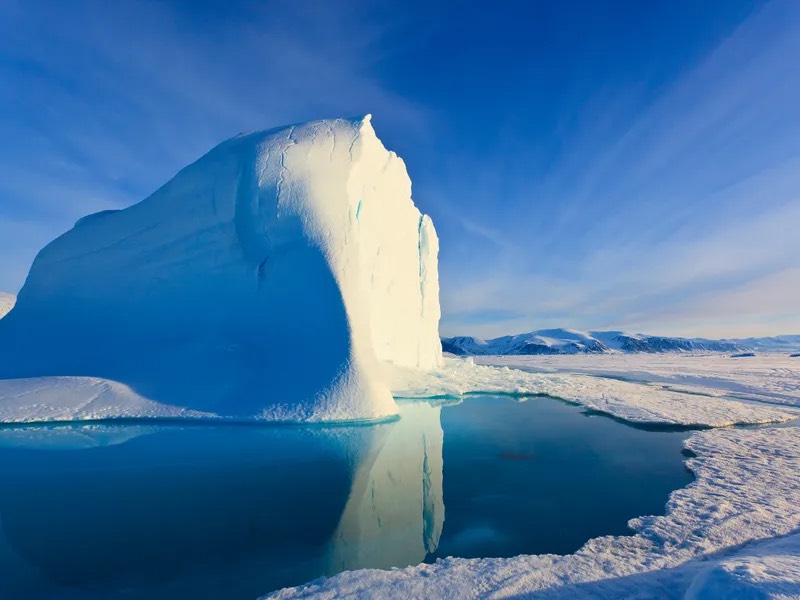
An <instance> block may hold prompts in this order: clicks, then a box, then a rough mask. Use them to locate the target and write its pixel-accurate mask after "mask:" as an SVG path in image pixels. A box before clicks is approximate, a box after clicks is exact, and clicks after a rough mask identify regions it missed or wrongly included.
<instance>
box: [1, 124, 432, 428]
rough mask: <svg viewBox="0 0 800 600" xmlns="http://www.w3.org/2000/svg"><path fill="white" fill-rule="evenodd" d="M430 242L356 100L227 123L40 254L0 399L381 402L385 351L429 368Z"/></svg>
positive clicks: (256, 408) (251, 413)
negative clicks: (277, 119)
mask: <svg viewBox="0 0 800 600" xmlns="http://www.w3.org/2000/svg"><path fill="white" fill-rule="evenodd" d="M437 254H438V239H437V236H436V231H435V229H434V227H433V223H432V222H431V219H430V218H429V217H428V216H426V215H423V214H421V213H420V211H419V210H417V208H416V207H415V205H414V203H413V201H412V199H411V181H410V179H409V177H408V174H407V172H406V167H405V164H404V162H403V161H402V159H400V158H399V157H398V156H397V155H396V154H395V153H393V152H390V151H388V150H386V148H385V147H384V146H383V144H382V143H381V141H380V140H379V139H378V137H377V136H376V135H375V131H374V130H373V128H372V125H371V122H370V116H369V115H367V116H366V117H364V118H358V119H352V120H345V119H336V120H323V121H314V122H310V123H306V124H302V125H295V126H290V127H285V128H279V129H273V130H270V131H263V132H258V133H251V134H245V135H239V136H237V137H235V138H233V139H231V140H228V141H226V142H224V143H222V144H220V145H219V146H217V147H216V148H214V149H213V150H211V151H210V152H209V153H208V154H206V155H205V156H203V157H202V158H200V159H199V160H198V161H197V162H195V163H193V164H191V165H189V166H188V167H186V168H184V169H183V170H182V171H180V172H179V173H178V174H177V175H176V176H175V177H174V178H173V179H172V180H171V181H169V182H168V183H166V184H165V185H164V186H163V187H161V188H160V189H159V190H157V191H156V192H155V193H154V194H152V195H151V196H150V197H148V198H146V199H145V200H143V201H141V202H139V203H138V204H135V205H133V206H131V207H128V208H126V209H124V210H117V211H104V212H100V213H96V214H93V215H89V216H87V217H84V218H82V219H80V220H79V221H78V222H77V223H76V224H75V226H74V228H73V229H72V230H70V231H68V232H67V233H65V234H64V235H62V236H61V237H59V238H57V239H56V240H55V241H53V242H51V243H50V244H49V245H48V246H46V247H45V248H44V249H43V250H42V251H41V252H40V253H39V255H38V256H37V257H36V260H35V261H34V263H33V266H32V268H31V271H30V273H29V275H28V278H27V280H26V282H25V285H24V286H23V288H22V290H21V291H20V293H19V296H18V298H17V303H16V306H15V308H14V310H13V311H11V312H10V313H9V314H8V315H7V316H6V317H5V318H3V319H2V321H0V379H14V380H16V381H15V382H14V383H13V385H12V386H11V389H13V392H10V393H4V392H3V389H4V388H3V385H2V384H8V383H9V382H2V381H0V388H3V389H0V398H2V401H0V413H1V414H2V418H3V420H6V421H8V420H12V421H31V420H70V419H75V418H80V419H92V418H114V417H142V416H147V417H181V418H227V419H264V420H273V421H274V420H288V421H346V420H362V419H380V418H385V417H388V416H391V415H394V414H396V413H397V407H396V405H395V402H394V400H393V398H392V394H391V392H390V388H389V384H388V382H387V381H386V377H385V375H384V373H385V369H383V368H381V365H382V364H388V363H391V364H394V365H398V366H401V367H411V368H420V369H434V368H437V367H439V366H441V364H442V353H441V345H440V342H439V336H438V322H439V317H440V309H439V283H438V266H437ZM45 377H46V378H47V379H46V380H45V381H47V382H48V383H47V384H42V383H41V382H42V381H43V380H42V379H41V378H45ZM63 378H67V379H66V383H67V384H68V385H65V386H62V385H61V383H63V381H62V379H63ZM6 387H7V386H6ZM41 389H47V390H50V391H49V392H48V401H47V403H46V406H44V408H43V404H42V403H38V402H37V401H36V399H35V398H36V394H37V393H38V391H40V390H41ZM87 390H97V391H95V392H92V393H87V392H86V391H87ZM6 391H7V390H6ZM72 392H74V393H72ZM73 396H74V397H73ZM3 405H4V406H3Z"/></svg>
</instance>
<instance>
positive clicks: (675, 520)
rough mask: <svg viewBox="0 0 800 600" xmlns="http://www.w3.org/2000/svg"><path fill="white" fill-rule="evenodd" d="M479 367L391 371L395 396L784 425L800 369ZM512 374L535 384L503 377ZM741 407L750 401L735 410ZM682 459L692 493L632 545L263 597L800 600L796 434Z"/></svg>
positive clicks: (756, 436) (617, 543) (532, 362)
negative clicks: (543, 397) (474, 395)
mask: <svg viewBox="0 0 800 600" xmlns="http://www.w3.org/2000/svg"><path fill="white" fill-rule="evenodd" d="M481 360H483V361H487V362H493V363H503V364H504V365H506V367H505V368H499V369H497V368H489V367H485V366H476V365H473V364H471V363H472V361H471V360H466V361H464V360H461V359H447V360H446V364H445V368H444V370H443V371H442V372H440V373H438V374H428V375H425V376H423V375H418V376H416V378H415V376H414V374H413V373H410V372H403V373H401V372H398V373H397V374H396V385H405V389H404V390H403V393H405V394H408V395H410V396H418V395H430V394H439V395H443V396H453V397H457V396H458V394H462V393H468V392H469V391H473V390H477V389H481V390H486V391H502V390H503V389H505V391H507V392H516V393H521V394H522V393H546V394H550V395H556V396H559V397H561V398H564V399H566V400H569V401H573V402H577V403H579V404H582V405H584V406H587V407H589V408H598V409H600V410H604V411H605V412H608V413H610V414H612V415H615V416H617V417H619V418H623V419H626V420H629V421H634V422H645V421H649V422H654V423H655V422H659V423H690V422H693V423H696V424H706V425H715V424H716V425H719V424H723V423H724V422H726V421H727V422H734V421H735V422H740V423H744V422H748V420H750V421H752V422H755V421H758V420H767V419H768V418H778V417H779V416H781V415H783V417H789V416H790V415H791V414H795V413H794V411H795V409H794V408H792V406H791V405H794V406H798V405H800V395H798V387H797V383H798V380H800V364H797V363H796V362H790V361H791V360H792V359H788V358H785V359H784V358H779V357H765V358H762V357H757V358H755V359H753V358H748V359H731V358H728V357H724V356H696V355H694V356H685V355H683V356H675V355H655V356H653V355H611V356H558V357H547V358H544V357H517V356H515V357H502V358H498V357H484V358H482V359H481ZM509 364H513V365H515V366H522V367H523V368H526V369H529V370H536V371H540V372H536V373H531V372H527V373H524V372H521V371H518V370H516V369H508V365H509ZM665 385H666V386H668V387H667V388H666V389H665V387H664V386H665ZM398 389H399V388H398ZM677 390H685V391H684V392H682V391H677ZM733 397H736V398H738V399H733ZM746 397H755V398H758V400H759V401H758V402H746V401H742V400H741V399H743V398H746ZM768 403H774V404H768ZM751 411H752V412H751ZM686 448H687V450H688V451H690V452H691V453H692V456H693V457H692V458H689V459H688V460H687V463H686V464H687V466H688V468H690V469H691V470H692V472H693V473H694V474H695V476H696V480H695V482H693V483H692V484H690V485H689V486H687V487H686V488H683V489H680V490H676V491H675V492H673V493H672V494H671V496H670V499H669V502H668V504H667V512H666V515H664V516H643V517H640V518H637V519H633V520H632V521H631V522H630V526H631V528H632V529H633V531H634V532H635V533H634V535H631V536H619V537H603V538H597V539H593V540H590V541H589V542H587V544H586V545H585V546H584V547H583V548H581V549H580V550H579V551H578V552H576V553H575V554H571V555H566V556H555V555H540V556H518V557H515V558H504V559H498V558H483V559H461V558H448V559H445V560H440V561H438V562H437V563H435V564H432V565H426V564H423V565H419V566H416V567H408V568H405V569H393V570H390V571H378V570H364V571H353V572H345V573H341V574H339V575H337V576H335V577H332V578H329V579H320V580H317V581H314V582H311V583H309V584H306V585H305V586H299V587H297V588H292V589H286V590H281V591H278V592H275V593H274V594H272V595H271V596H269V597H270V598H275V599H281V600H286V599H290V598H341V597H347V598H403V597H406V598H537V599H545V598H550V599H556V598H570V599H574V598H687V599H689V598H693V599H705V598H800V427H798V426H796V425H793V424H789V425H786V426H764V427H755V428H754V427H747V428H726V429H713V430H710V431H702V432H698V433H696V434H694V435H693V436H692V437H691V438H689V440H688V441H687V442H686Z"/></svg>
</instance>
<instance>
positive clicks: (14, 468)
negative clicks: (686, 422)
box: [0, 396, 691, 599]
mask: <svg viewBox="0 0 800 600" xmlns="http://www.w3.org/2000/svg"><path fill="white" fill-rule="evenodd" d="M687 435H688V433H686V432H679V431H645V430H642V429H637V428H634V427H630V426H628V425H624V424H622V423H619V422H616V421H614V420H612V419H609V418H605V417H600V416H592V417H589V416H586V415H585V414H584V413H583V412H582V411H581V410H580V409H579V408H577V407H574V406H570V405H567V404H564V403H561V402H559V401H556V400H551V399H548V398H534V399H530V400H528V401H527V402H517V401H515V400H514V399H512V398H508V397H492V396H476V397H470V398H469V399H468V400H466V401H465V402H464V403H463V404H459V405H454V406H445V407H439V406H432V405H429V404H428V403H425V402H414V403H404V404H402V418H401V419H400V420H398V421H395V422H391V423H384V424H380V425H373V426H361V427H355V426H354V427H285V426H284V427H262V426H252V427H250V426H230V425H228V426H198V425H193V426H181V427H178V426H152V425H147V426H144V425H138V426H135V425H125V426H123V425H116V426H108V425H91V426H88V425H87V426H66V427H27V428H11V429H0V526H1V530H0V598H15V599H16V598H20V599H27V598H48V599H49V598H92V599H95V598H131V599H140V598H148V599H150V598H181V597H187V598H188V597H191V598H226V599H237V598H248V599H252V598H256V597H257V596H259V595H263V594H265V593H267V592H269V591H271V590H274V589H276V588H279V587H283V586H286V585H293V584H299V583H302V582H304V581H307V580H309V579H313V578H315V577H318V576H320V575H326V574H333V573H336V572H339V571H341V570H344V569H355V568H364V567H378V568H387V567H391V566H405V565H408V564H416V563H419V562H421V561H424V560H428V561H431V560H435V558H437V557H441V556H450V555H453V556H464V557H474V556H513V555H516V554H519V553H544V552H553V553H566V552H571V551H574V550H576V549H578V548H579V547H580V546H581V545H582V544H583V543H584V542H585V541H586V540H587V539H589V538H591V537H595V536H598V535H607V534H625V533H629V531H628V529H627V525H626V523H627V521H628V519H630V518H632V517H634V516H637V515H643V514H654V513H655V514H658V513H663V511H664V504H665V502H666V500H667V497H668V495H669V492H670V491H672V490H674V489H676V488H678V487H681V486H684V485H686V484H687V483H688V482H689V481H690V480H691V476H690V474H689V473H688V472H687V471H686V470H685V468H684V467H683V464H682V456H681V445H682V442H683V440H684V439H685V438H686V437H687Z"/></svg>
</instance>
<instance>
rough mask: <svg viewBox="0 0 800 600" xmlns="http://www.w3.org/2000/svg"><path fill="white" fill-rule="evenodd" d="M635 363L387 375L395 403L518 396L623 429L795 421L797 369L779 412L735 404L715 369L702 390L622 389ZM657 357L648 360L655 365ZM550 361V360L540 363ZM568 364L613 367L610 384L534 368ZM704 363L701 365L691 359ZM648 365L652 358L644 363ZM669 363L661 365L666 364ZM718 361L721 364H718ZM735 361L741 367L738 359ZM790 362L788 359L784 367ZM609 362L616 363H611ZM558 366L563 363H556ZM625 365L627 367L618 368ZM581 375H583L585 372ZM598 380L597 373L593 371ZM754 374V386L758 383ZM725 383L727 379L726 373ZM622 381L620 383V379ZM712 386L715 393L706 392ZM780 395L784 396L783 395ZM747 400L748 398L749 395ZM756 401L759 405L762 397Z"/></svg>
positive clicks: (470, 365) (449, 363) (468, 366)
mask: <svg viewBox="0 0 800 600" xmlns="http://www.w3.org/2000/svg"><path fill="white" fill-rule="evenodd" d="M639 356H640V355H635V356H628V355H622V354H616V355H608V356H585V355H584V356H580V355H578V356H574V357H569V356H559V357H552V359H551V360H549V361H546V360H545V359H544V357H541V356H539V357H522V356H513V357H480V360H482V361H484V362H492V363H495V364H503V365H504V366H502V367H492V366H484V365H477V364H475V362H477V360H478V358H477V357H476V358H475V359H472V358H467V359H460V358H446V359H445V365H444V368H443V369H441V370H439V371H427V372H421V371H417V370H411V369H399V368H396V369H395V370H394V373H393V375H392V378H393V383H392V390H393V393H394V394H395V396H401V397H406V398H424V397H446V398H458V397H459V396H460V395H462V394H468V393H476V392H490V393H498V392H499V393H510V394H517V395H520V396H525V395H537V394H541V395H547V396H554V397H556V398H561V399H563V400H566V401H568V402H574V403H576V404H580V405H582V406H585V407H586V408H588V409H591V410H596V411H599V412H602V413H605V414H609V415H611V416H614V417H617V418H619V419H623V420H625V421H629V422H631V423H639V424H650V425H683V426H694V427H725V426H729V425H736V424H738V425H743V424H758V423H770V422H780V421H788V420H790V419H793V418H797V417H798V416H800V411H799V409H800V389H794V392H795V396H794V398H795V400H796V402H794V403H793V404H795V406H796V407H792V406H784V404H792V402H790V400H791V398H792V396H791V395H790V394H791V390H792V389H793V388H792V387H791V385H792V382H794V384H797V383H798V382H800V363H796V364H797V368H795V369H794V370H793V371H792V370H791V369H789V371H791V372H790V373H789V374H786V375H785V376H784V377H785V379H786V380H787V382H788V383H786V385H784V386H783V387H781V388H780V390H782V391H783V392H785V393H784V394H783V395H781V394H779V393H776V395H775V400H774V401H775V402H779V403H781V405H780V406H779V405H774V406H773V405H770V404H767V403H765V402H748V401H746V400H745V399H742V398H736V399H734V398H733V397H732V396H733V394H731V393H730V391H729V389H728V388H727V387H726V386H725V384H727V383H728V381H729V380H728V379H725V378H724V377H723V374H724V372H723V371H722V368H723V367H722V366H720V367H718V371H717V373H716V374H717V376H716V377H715V378H713V379H712V378H708V379H707V380H706V384H705V385H704V386H698V385H691V386H689V385H683V384H681V385H675V386H674V387H673V386H670V385H662V384H651V383H650V382H649V380H648V379H647V373H639V374H638V375H636V376H637V377H639V379H638V380H636V379H635V377H633V376H631V377H630V378H629V379H632V380H630V381H628V380H623V379H622V378H621V377H622V374H623V373H626V372H625V369H626V368H630V365H629V363H623V364H620V362H621V361H624V360H627V359H628V358H638V357H639ZM660 356H664V355H656V357H660ZM548 358H550V357H548ZM567 358H574V359H576V362H577V359H582V360H584V361H585V364H588V365H590V364H592V361H600V359H601V358H602V359H607V360H606V362H605V364H606V365H608V366H609V367H611V366H613V365H615V364H616V365H618V367H617V369H618V370H617V372H616V374H617V376H618V377H620V378H610V377H606V376H602V377H601V376H594V375H593V374H585V373H584V371H581V370H580V369H579V368H577V367H575V368H574V372H570V371H569V369H568V367H566V366H564V367H563V369H558V368H555V367H550V366H547V367H541V365H542V364H547V365H552V364H561V363H560V362H559V360H557V359H567ZM697 358H705V357H697ZM651 360H652V361H653V362H654V364H656V363H657V360H658V359H657V358H652V357H651ZM669 360H671V359H666V361H669ZM714 360H716V361H717V363H715V364H718V365H723V364H727V365H729V367H728V369H729V370H732V369H733V368H734V367H738V366H739V365H741V364H742V363H739V362H735V361H736V360H737V359H725V358H724V357H721V358H718V359H714ZM724 360H728V362H727V363H724ZM740 360H743V359H740ZM786 360H787V361H788V360H796V359H788V358H787V359H786ZM615 361H616V362H615ZM564 362H565V363H566V362H567V361H564ZM508 365H512V366H514V367H517V366H524V367H527V368H529V369H531V370H534V369H536V370H539V371H541V370H547V371H550V372H526V371H522V370H519V369H517V368H509V366H508ZM626 365H627V366H626ZM668 365H669V363H668V364H667V365H665V366H664V367H663V369H662V370H663V373H664V377H667V376H668V375H667V374H669V373H672V374H673V376H675V377H681V376H682V375H681V373H682V371H675V372H671V371H670V370H669V369H670V367H669V366H668ZM689 368H691V359H689V358H687V359H686V361H685V362H684V371H685V370H686V369H689ZM585 371H586V372H587V373H591V369H589V368H588V367H586V368H585ZM601 372H602V371H601ZM759 374H760V379H759ZM730 376H731V377H735V376H736V375H734V374H733V373H731V374H730ZM770 377H771V371H770V370H769V369H767V368H766V367H764V368H763V369H762V370H761V371H757V372H755V373H751V375H750V380H749V381H750V382H751V384H752V385H753V386H758V385H759V384H761V385H763V386H764V387H765V388H767V389H768V388H769V386H770V385H773V386H774V384H770V383H769V382H768V380H769V379H770ZM626 379H628V378H627V377H626ZM716 384H719V387H713V386H714V385H716ZM787 390H788V391H787ZM753 395H754V396H755V395H756V394H753ZM760 396H762V397H764V398H767V397H770V398H771V396H768V392H763V393H761V394H760Z"/></svg>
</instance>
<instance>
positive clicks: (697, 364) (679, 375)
mask: <svg viewBox="0 0 800 600" xmlns="http://www.w3.org/2000/svg"><path fill="white" fill-rule="evenodd" d="M475 362H477V363H482V364H492V365H501V366H508V367H512V368H516V369H524V370H526V371H531V372H537V373H578V374H590V375H597V376H603V377H611V378H623V379H625V380H627V381H639V382H646V383H655V384H658V385H662V386H666V387H667V388H668V389H672V390H685V391H688V392H691V393H698V394H711V395H719V394H724V395H726V396H729V397H732V398H740V399H745V400H760V401H763V402H770V403H776V404H785V405H789V406H800V358H792V357H790V356H788V355H785V354H766V355H759V356H752V357H744V358H732V357H730V356H727V355H721V354H707V355H703V354H677V353H664V354H623V355H619V354H610V355H595V356H588V355H579V354H578V355H571V356H481V357H476V358H475Z"/></svg>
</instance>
